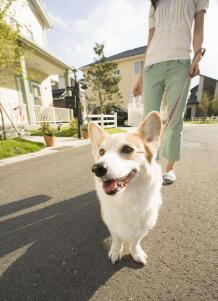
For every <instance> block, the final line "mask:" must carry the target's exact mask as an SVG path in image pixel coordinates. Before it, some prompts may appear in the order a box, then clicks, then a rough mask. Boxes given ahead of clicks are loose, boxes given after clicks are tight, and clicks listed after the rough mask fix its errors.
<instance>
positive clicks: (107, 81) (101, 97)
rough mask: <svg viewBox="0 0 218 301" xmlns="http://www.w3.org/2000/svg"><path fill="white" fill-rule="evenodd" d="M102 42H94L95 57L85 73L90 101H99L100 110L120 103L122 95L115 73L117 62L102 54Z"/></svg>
mask: <svg viewBox="0 0 218 301" xmlns="http://www.w3.org/2000/svg"><path fill="white" fill-rule="evenodd" d="M104 47H105V46H104V44H98V43H96V45H95V47H94V52H95V55H96V58H95V59H94V60H95V62H94V64H92V65H91V66H90V67H89V69H88V71H87V74H86V75H85V81H86V83H87V85H88V87H89V88H90V90H91V94H92V95H91V97H89V96H88V99H89V102H90V103H96V100H98V101H99V103H100V108H101V112H102V113H104V112H105V108H106V106H108V105H109V106H111V105H113V104H118V103H121V99H122V95H121V93H120V91H119V82H120V79H121V77H120V76H119V75H117V73H116V71H117V64H116V63H114V62H109V61H107V59H106V58H105V55H104Z"/></svg>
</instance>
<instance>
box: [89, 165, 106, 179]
mask: <svg viewBox="0 0 218 301" xmlns="http://www.w3.org/2000/svg"><path fill="white" fill-rule="evenodd" d="M107 171H108V167H107V165H106V164H105V163H96V164H94V165H93V166H92V172H94V173H95V175H96V177H99V178H100V177H103V176H105V175H106V173H107Z"/></svg>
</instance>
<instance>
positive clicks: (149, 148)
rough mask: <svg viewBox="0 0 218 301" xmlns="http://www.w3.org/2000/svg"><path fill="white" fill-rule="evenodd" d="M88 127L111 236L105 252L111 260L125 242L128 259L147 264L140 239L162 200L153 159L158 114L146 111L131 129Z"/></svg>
mask: <svg viewBox="0 0 218 301" xmlns="http://www.w3.org/2000/svg"><path fill="white" fill-rule="evenodd" d="M88 131H89V137H90V139H91V143H92V151H93V154H94V160H95V164H94V165H93V166H92V171H93V173H94V174H95V186H96V191H97V195H98V198H99V200H100V205H101V215H102V218H103V221H104V223H105V224H106V226H107V228H108V229H109V231H110V234H111V236H112V244H111V248H110V251H109V254H108V256H109V258H110V260H111V262H112V263H113V264H114V263H115V262H116V261H118V260H120V259H121V257H122V252H123V244H124V243H128V246H129V252H130V254H131V256H132V258H133V259H134V260H135V261H137V262H139V263H142V264H144V265H145V264H146V262H147V255H146V253H145V252H144V251H143V249H142V248H141V246H140V242H141V240H142V239H143V237H145V236H146V235H147V233H148V231H149V230H151V229H152V228H153V227H154V225H155V224H156V221H157V217H158V211H159V209H160V206H161V203H162V199H161V187H162V170H161V167H160V165H159V164H157V162H156V154H157V151H158V148H159V144H160V131H161V119H160V114H159V113H158V112H151V113H150V114H148V115H147V117H146V118H145V119H144V121H143V122H142V123H141V125H140V126H139V127H138V128H137V130H136V131H135V132H133V133H119V134H114V135H109V134H107V133H106V132H105V131H104V130H103V129H102V128H101V127H100V126H98V125H97V124H96V123H94V122H90V123H89V127H88Z"/></svg>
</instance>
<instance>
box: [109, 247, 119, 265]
mask: <svg viewBox="0 0 218 301" xmlns="http://www.w3.org/2000/svg"><path fill="white" fill-rule="evenodd" d="M108 257H109V259H110V260H111V262H112V263H113V264H115V263H116V262H117V261H119V260H120V259H121V257H122V251H116V250H113V249H112V248H111V249H110V251H109V253H108Z"/></svg>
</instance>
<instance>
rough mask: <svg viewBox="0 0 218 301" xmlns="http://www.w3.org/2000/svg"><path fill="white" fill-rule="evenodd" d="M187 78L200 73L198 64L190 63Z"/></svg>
mask: <svg viewBox="0 0 218 301" xmlns="http://www.w3.org/2000/svg"><path fill="white" fill-rule="evenodd" d="M188 73H189V76H190V77H195V76H196V75H198V74H199V73H200V69H199V63H198V62H195V61H194V62H192V64H191V67H190V69H189V71H188Z"/></svg>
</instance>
